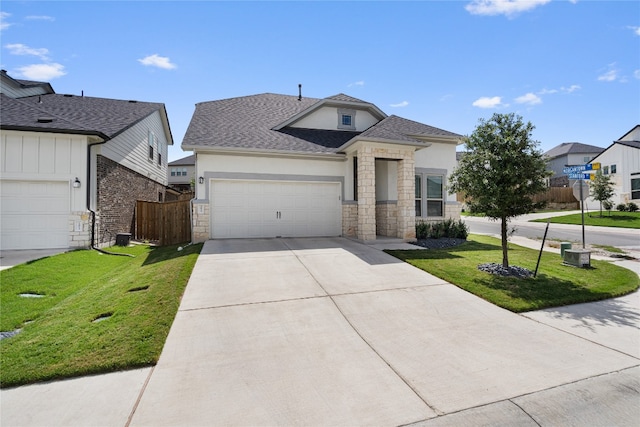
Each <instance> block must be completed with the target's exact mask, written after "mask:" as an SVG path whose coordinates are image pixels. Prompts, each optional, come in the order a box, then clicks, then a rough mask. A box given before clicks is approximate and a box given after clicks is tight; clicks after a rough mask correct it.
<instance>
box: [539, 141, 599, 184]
mask: <svg viewBox="0 0 640 427" xmlns="http://www.w3.org/2000/svg"><path fill="white" fill-rule="evenodd" d="M602 151H604V148H601V147H596V146H594V145H588V144H581V143H579V142H563V143H562V144H560V145H557V146H555V147H554V148H552V149H551V150H549V151H547V152H546V153H545V156H547V166H548V167H547V169H548V170H550V171H552V172H553V175H552V176H551V177H549V186H550V187H567V186H569V184H570V182H569V177H568V176H567V175H566V174H564V173H563V172H562V169H563V168H565V167H567V166H578V165H586V164H587V163H589V162H590V161H591V159H593V158H594V157H595V156H597V155H598V154H600V153H602ZM572 183H573V181H572Z"/></svg>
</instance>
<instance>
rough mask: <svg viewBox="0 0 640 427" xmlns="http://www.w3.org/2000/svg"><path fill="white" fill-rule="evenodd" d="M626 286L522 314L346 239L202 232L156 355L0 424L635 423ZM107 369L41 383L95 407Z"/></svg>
mask: <svg viewBox="0 0 640 427" xmlns="http://www.w3.org/2000/svg"><path fill="white" fill-rule="evenodd" d="M637 297H638V294H637V293H636V294H633V295H632V296H630V297H626V298H627V299H625V300H624V301H621V302H619V303H616V304H615V305H614V306H615V308H613V307H614V306H611V305H609V306H606V307H605V308H603V311H602V312H601V315H600V316H595V317H593V318H589V317H588V316H589V313H590V312H591V311H592V310H593V309H594V307H602V305H598V304H610V303H609V302H602V303H592V305H589V306H590V307H592V308H591V310H589V309H588V308H587V309H583V308H580V309H579V310H577V311H575V312H571V309H570V308H567V309H568V310H569V312H570V314H566V315H565V314H563V313H561V312H559V311H549V312H545V313H542V312H536V313H542V314H539V315H538V314H535V315H533V314H531V313H530V314H527V315H526V316H523V315H517V314H513V313H511V312H508V311H506V310H503V309H500V308H498V307H496V306H493V305H492V304H489V303H487V302H485V301H483V300H481V299H479V298H477V297H475V296H473V295H471V294H468V293H467V292H465V291H462V290H460V289H459V288H457V287H455V286H453V285H451V284H448V283H446V282H444V281H442V280H440V279H438V278H436V277H434V276H432V275H430V274H427V273H425V272H423V271H420V270H418V269H416V268H414V267H412V266H410V265H408V264H405V263H403V262H400V261H398V260H397V259H395V258H393V257H391V256H389V255H387V254H385V253H383V252H381V251H380V250H378V249H376V248H375V247H371V246H367V245H362V244H359V243H356V242H353V241H350V240H347V239H342V238H326V239H260V240H216V241H208V242H206V243H205V245H204V248H203V250H202V253H201V255H200V256H199V258H198V261H197V263H196V266H195V268H194V271H193V274H192V276H191V279H190V281H189V284H188V286H187V289H186V292H185V295H184V297H183V300H182V303H181V306H180V309H179V312H178V314H177V316H176V319H175V321H174V323H173V326H172V328H171V331H170V333H169V337H168V339H167V342H166V345H165V347H164V350H163V352H162V355H161V358H160V361H159V363H158V364H157V366H155V367H154V368H152V369H149V368H147V369H145V370H138V371H129V373H128V374H126V375H124V376H123V379H122V380H121V381H122V382H123V383H124V382H125V381H127V384H128V385H127V386H126V387H128V388H127V390H126V391H125V390H123V391H122V392H121V393H120V394H119V395H118V396H114V399H113V407H112V411H111V415H110V416H109V415H104V416H103V418H97V417H96V416H94V417H91V416H89V415H86V414H88V413H89V412H91V411H89V410H87V409H82V410H78V412H77V413H78V414H82V415H79V416H78V417H76V418H74V417H73V416H72V415H71V414H70V412H72V411H71V410H70V409H68V407H67V409H66V410H64V414H61V415H59V416H58V417H56V415H55V412H56V411H55V410H53V409H52V410H51V412H50V413H48V414H42V415H41V416H40V418H38V417H37V416H35V415H32V414H30V415H29V418H26V417H25V415H24V414H25V413H26V412H27V410H28V408H29V406H31V407H33V406H34V404H37V402H38V399H41V400H45V399H46V398H47V397H48V398H49V399H47V402H51V400H53V401H54V402H55V403H56V404H57V405H58V407H59V408H60V407H66V406H64V405H65V400H64V399H65V398H64V396H61V395H59V393H58V392H59V391H61V390H64V389H60V388H58V389H56V388H55V387H56V383H51V384H50V385H47V384H44V385H38V386H27V387H20V388H17V389H14V390H7V391H3V395H2V412H3V415H2V425H38V421H40V422H41V425H44V424H48V425H56V424H57V425H118V426H124V425H127V426H128V425H131V426H178V425H180V426H201V425H221V426H222V425H224V426H232V425H238V426H248V425H267V426H275V425H305V426H341V425H348V426H365V425H366V426H370V425H385V426H399V425H408V424H412V425H420V426H440V425H456V426H457V425H474V426H476V425H524V426H529V425H530V426H538V425H542V426H552V425H553V426H555V425H576V426H577V425H618V426H621V425H634V426H635V425H637V420H638V419H640V392H639V390H640V380H639V378H640V354H639V352H638V351H636V350H638V349H640V307H639V305H640V303H639V301H640V300H639V299H638V298H637ZM610 301H617V300H610ZM582 310H586V311H582ZM581 313H582V314H581ZM607 314H611V316H609V317H607V319H604V317H605V316H607ZM567 316H568V317H567ZM585 316H586V317H585ZM581 319H582V320H581ZM563 320H565V321H564V322H563ZM584 325H589V326H588V327H587V328H586V329H589V328H591V330H593V331H596V332H593V333H590V332H585V330H584V329H585V327H584ZM576 329H577V330H579V331H580V332H577V331H576ZM113 375H114V377H110V376H109V375H105V376H97V377H91V378H83V379H77V380H69V381H68V382H60V383H57V384H61V383H62V384H69V383H72V382H75V387H72V388H73V389H74V390H76V393H74V394H71V396H72V397H71V398H72V399H77V400H73V402H74V403H75V405H77V406H78V407H82V408H87V407H88V408H90V407H91V405H97V406H100V407H102V404H103V403H102V402H104V401H105V400H106V401H107V402H108V401H109V399H108V395H107V396H105V395H104V394H103V395H101V396H100V399H96V398H95V397H94V395H91V394H90V393H91V391H92V390H95V389H96V388H99V386H98V385H96V384H98V383H99V382H100V381H103V382H104V383H105V385H104V389H105V391H106V392H108V393H113V390H116V387H114V386H112V385H111V383H109V382H108V381H106V379H105V378H115V375H118V374H113ZM120 375H123V374H120ZM91 385H93V387H91ZM67 388H69V387H68V386H67ZM56 390H58V391H56ZM77 390H87V391H88V392H85V393H84V394H85V395H86V396H88V397H85V398H84V399H78V396H79V394H81V393H79V392H77ZM130 390H133V392H131V391H130ZM127 393H129V394H127ZM133 395H135V396H136V398H135V399H134V398H132V397H129V398H125V397H124V396H133ZM73 396H75V397H73ZM123 399H125V400H127V402H123V403H120V401H121V400H123ZM67 403H69V402H67ZM20 405H23V406H20ZM52 406H54V405H53V404H51V403H47V406H46V407H47V408H49V407H52ZM58 411H61V409H58ZM103 412H106V411H103ZM95 413H96V414H99V413H101V412H100V411H95ZM21 414H22V417H21ZM25 420H28V422H20V421H25Z"/></svg>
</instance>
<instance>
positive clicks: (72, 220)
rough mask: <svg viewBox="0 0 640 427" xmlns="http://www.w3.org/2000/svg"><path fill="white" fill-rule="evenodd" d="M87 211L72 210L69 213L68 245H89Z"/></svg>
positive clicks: (89, 225)
mask: <svg viewBox="0 0 640 427" xmlns="http://www.w3.org/2000/svg"><path fill="white" fill-rule="evenodd" d="M89 220H90V215H89V212H83V211H74V212H71V214H70V215H69V247H70V248H88V247H89V246H90V245H91V223H90V221H89Z"/></svg>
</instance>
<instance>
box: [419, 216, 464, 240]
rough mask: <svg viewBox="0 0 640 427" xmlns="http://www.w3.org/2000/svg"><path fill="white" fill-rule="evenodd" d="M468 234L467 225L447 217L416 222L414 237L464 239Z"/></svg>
mask: <svg viewBox="0 0 640 427" xmlns="http://www.w3.org/2000/svg"><path fill="white" fill-rule="evenodd" d="M468 235H469V227H468V226H467V224H465V223H464V221H462V220H460V219H458V220H454V219H451V218H449V219H445V220H444V221H439V222H417V223H416V238H418V239H420V240H423V239H440V238H442V237H450V238H456V239H466V238H467V236H468Z"/></svg>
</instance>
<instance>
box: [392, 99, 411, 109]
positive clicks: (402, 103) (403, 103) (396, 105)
mask: <svg viewBox="0 0 640 427" xmlns="http://www.w3.org/2000/svg"><path fill="white" fill-rule="evenodd" d="M407 105H409V101H402V102H399V103H397V104H389V107H394V108H395V107H406V106H407Z"/></svg>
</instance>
